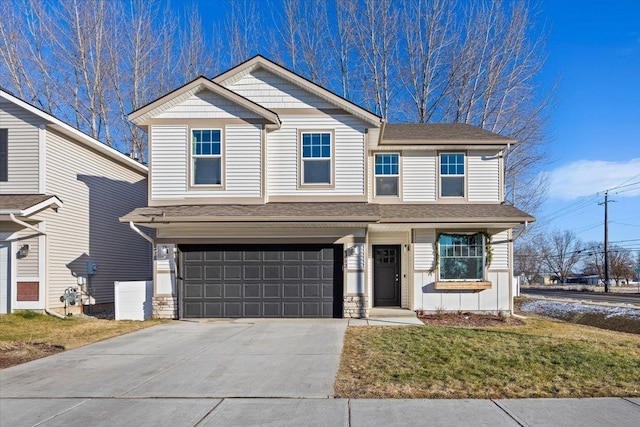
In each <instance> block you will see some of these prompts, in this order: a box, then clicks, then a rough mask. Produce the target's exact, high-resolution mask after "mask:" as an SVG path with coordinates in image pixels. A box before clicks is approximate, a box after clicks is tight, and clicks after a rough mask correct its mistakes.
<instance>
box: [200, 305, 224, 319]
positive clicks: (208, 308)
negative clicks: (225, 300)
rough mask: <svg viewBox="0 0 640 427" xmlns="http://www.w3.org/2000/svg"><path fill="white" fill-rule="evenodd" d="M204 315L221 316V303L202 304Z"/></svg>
mask: <svg viewBox="0 0 640 427" xmlns="http://www.w3.org/2000/svg"><path fill="white" fill-rule="evenodd" d="M204 310H205V315H204V316H203V317H222V303H220V302H207V303H205V304H204Z"/></svg>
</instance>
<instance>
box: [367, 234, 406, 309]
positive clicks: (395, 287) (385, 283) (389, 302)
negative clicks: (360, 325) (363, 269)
mask: <svg viewBox="0 0 640 427" xmlns="http://www.w3.org/2000/svg"><path fill="white" fill-rule="evenodd" d="M373 253H374V257H375V258H374V265H373V305H374V306H375V307H399V306H400V245H384V246H382V245H375V246H374V247H373Z"/></svg>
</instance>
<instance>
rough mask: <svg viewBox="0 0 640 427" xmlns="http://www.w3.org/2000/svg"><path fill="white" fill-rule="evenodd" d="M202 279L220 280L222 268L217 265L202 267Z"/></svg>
mask: <svg viewBox="0 0 640 427" xmlns="http://www.w3.org/2000/svg"><path fill="white" fill-rule="evenodd" d="M204 279H205V280H220V279H222V267H221V266H219V265H205V267H204Z"/></svg>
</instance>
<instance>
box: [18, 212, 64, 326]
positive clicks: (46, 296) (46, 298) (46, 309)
mask: <svg viewBox="0 0 640 427" xmlns="http://www.w3.org/2000/svg"><path fill="white" fill-rule="evenodd" d="M9 219H11V221H12V222H14V223H16V224H18V225H20V226H22V227H25V228H28V229H29V230H32V231H35V232H36V233H38V234H42V235H43V236H44V247H45V248H47V251H49V242H48V240H47V237H49V235H48V234H47V233H45V232H44V231H42V230H39V229H37V228H36V227H34V226H33V225H31V224H27V223H26V222H24V221H20V220H19V219H18V218H16V216H15V215H14V214H12V213H10V214H9ZM38 262H43V260H40V259H39V260H38ZM44 279H45V281H44V286H45V289H44V312H45V313H47V314H48V315H50V316H54V317H58V318H60V319H64V318H65V317H64V316H63V315H62V314H60V313H56V312H55V311H53V310H50V309H49V307H48V305H49V281H48V280H47V278H46V277H45V278H44Z"/></svg>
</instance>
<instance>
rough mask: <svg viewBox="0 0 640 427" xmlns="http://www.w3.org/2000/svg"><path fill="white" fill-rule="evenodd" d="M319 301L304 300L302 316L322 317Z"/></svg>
mask: <svg viewBox="0 0 640 427" xmlns="http://www.w3.org/2000/svg"><path fill="white" fill-rule="evenodd" d="M320 304H321V303H319V302H303V303H302V317H321V314H322V312H321V311H320V306H321V305H320Z"/></svg>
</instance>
